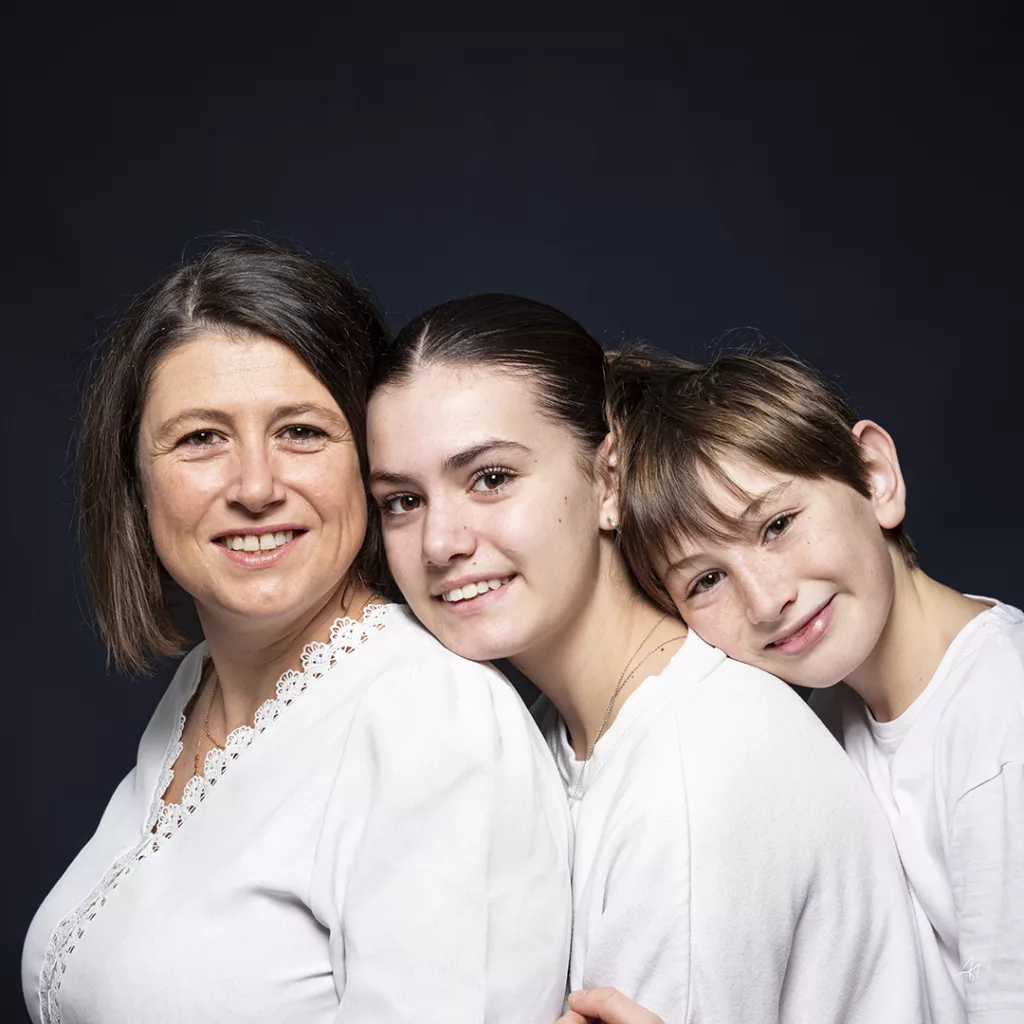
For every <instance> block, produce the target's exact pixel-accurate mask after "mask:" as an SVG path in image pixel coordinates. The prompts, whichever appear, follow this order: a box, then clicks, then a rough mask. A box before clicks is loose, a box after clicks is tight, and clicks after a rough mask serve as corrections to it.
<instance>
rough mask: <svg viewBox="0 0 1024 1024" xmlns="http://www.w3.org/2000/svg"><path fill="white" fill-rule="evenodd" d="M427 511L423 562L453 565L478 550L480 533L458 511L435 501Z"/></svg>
mask: <svg viewBox="0 0 1024 1024" xmlns="http://www.w3.org/2000/svg"><path fill="white" fill-rule="evenodd" d="M424 511H425V516H424V523H423V561H424V562H425V563H426V564H427V565H449V564H450V563H451V562H452V561H454V560H455V559H457V558H467V557H469V556H470V555H472V554H473V553H474V552H475V551H476V534H475V533H474V532H473V530H472V529H471V527H470V523H469V521H468V519H467V517H466V516H465V515H460V514H459V511H458V509H457V508H453V507H452V506H451V505H449V504H447V503H438V502H436V501H435V502H434V503H432V504H430V505H428V506H427V508H426V509H425V510H424Z"/></svg>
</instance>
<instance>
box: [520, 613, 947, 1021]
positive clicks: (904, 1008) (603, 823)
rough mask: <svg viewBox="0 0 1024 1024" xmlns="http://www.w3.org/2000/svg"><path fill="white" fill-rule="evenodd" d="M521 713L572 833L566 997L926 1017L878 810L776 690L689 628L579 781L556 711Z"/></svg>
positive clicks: (695, 1011)
mask: <svg viewBox="0 0 1024 1024" xmlns="http://www.w3.org/2000/svg"><path fill="white" fill-rule="evenodd" d="M535 714H538V715H539V716H540V719H541V725H542V729H543V731H544V733H545V735H546V736H547V738H548V743H549V746H550V747H551V749H552V751H553V752H554V755H555V759H556V761H557V763H558V766H559V769H560V771H561V774H562V779H563V782H564V783H565V786H566V790H567V792H568V794H569V797H570V803H571V809H572V812H573V818H574V822H575V849H574V854H573V905H574V915H575V919H574V924H573V942H572V957H571V961H570V984H571V986H572V988H574V989H575V988H580V987H590V986H600V985H614V986H616V987H617V988H619V989H621V990H622V991H623V992H625V993H626V994H627V995H629V996H631V997H632V998H634V999H637V1000H639V1001H640V1003H642V1004H643V1005H644V1006H646V1007H648V1008H649V1009H650V1010H653V1011H654V1012H655V1013H657V1014H659V1015H660V1016H661V1017H662V1018H663V1019H664V1020H665V1021H666V1024H773V1022H782V1024H797V1022H800V1024H840V1022H843V1024H883V1022H894V1024H916V1022H921V1021H927V1020H928V1015H927V1005H926V1000H925V995H924V991H923V986H922V984H921V981H920V969H919V963H918V955H917V948H916V946H917V944H916V930H915V928H914V923H913V918H912V913H911V907H910V900H909V896H908V893H907V887H906V881H905V880H904V878H903V873H902V871H901V870H900V864H899V860H898V858H897V855H896V849H895V846H894V845H893V841H892V836H891V835H890V834H889V829H888V828H887V827H886V823H885V818H884V817H883V816H882V814H881V812H880V811H879V809H878V806H877V804H876V802H875V801H874V800H873V799H872V797H871V794H870V793H869V792H868V790H867V787H866V786H865V785H864V782H863V780H862V779H861V778H859V777H858V775H857V773H856V772H855V771H854V770H853V768H852V766H851V765H850V763H849V760H848V759H847V758H846V757H845V756H844V755H843V752H842V751H841V750H840V749H839V747H838V746H837V745H836V743H835V742H834V741H833V739H832V737H831V736H829V734H828V732H827V731H826V730H825V729H824V728H822V726H821V723H820V722H818V721H817V720H816V719H815V717H814V715H813V714H812V713H811V711H810V710H809V709H808V708H807V706H806V705H805V704H804V703H803V701H802V700H801V699H800V698H799V697H798V696H797V695H796V694H795V693H793V692H792V691H791V690H790V689H789V687H787V686H786V685H785V684H784V683H783V682H781V681H780V680H778V679H776V678H775V677H774V676H770V675H768V674H766V673H764V672H761V671H760V670H758V669H755V668H751V667H749V666H747V665H741V664H739V663H738V662H735V661H730V660H728V659H727V658H726V656H725V655H724V654H723V653H722V652H721V651H719V650H716V649H715V648H713V647H709V646H708V645H707V644H706V643H704V641H702V640H701V639H700V637H698V636H697V635H696V634H695V633H693V632H692V631H691V632H690V634H689V636H688V637H687V639H686V641H685V642H684V644H683V646H682V648H681V649H680V650H679V651H678V652H677V653H676V655H675V656H674V657H673V658H672V660H671V662H670V663H669V665H668V666H667V667H666V668H665V669H664V671H663V672H661V674H660V675H657V676H651V677H648V678H647V679H645V680H644V681H643V682H642V683H641V684H640V686H639V687H638V688H637V689H636V690H635V691H634V692H633V693H632V694H631V695H630V697H629V699H628V700H627V701H626V702H625V703H624V704H623V706H622V708H621V710H620V711H619V713H618V716H617V717H616V719H615V721H614V722H613V723H612V726H611V728H610V729H609V730H608V732H607V733H606V734H605V735H604V736H603V737H602V738H601V740H600V741H599V742H598V744H597V749H596V750H595V751H594V755H593V757H592V758H591V760H590V762H589V763H588V764H587V765H586V768H585V769H583V777H582V780H581V779H580V771H581V764H580V762H577V761H576V760H575V758H574V755H573V752H572V748H571V747H570V746H569V744H568V741H567V738H566V730H565V726H564V724H563V723H562V720H561V719H560V718H559V716H558V714H557V712H556V711H555V710H554V708H553V707H552V706H551V705H550V704H547V702H546V701H542V702H541V705H540V706H538V707H537V708H536V711H535ZM577 787H578V797H577V795H576V794H577ZM937 1024H938V1022H937Z"/></svg>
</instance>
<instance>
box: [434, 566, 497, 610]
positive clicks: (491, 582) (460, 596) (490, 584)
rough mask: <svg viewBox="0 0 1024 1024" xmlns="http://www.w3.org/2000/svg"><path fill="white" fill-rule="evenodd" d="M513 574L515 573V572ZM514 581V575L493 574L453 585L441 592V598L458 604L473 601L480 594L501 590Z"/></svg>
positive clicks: (449, 602)
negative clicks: (484, 578)
mask: <svg viewBox="0 0 1024 1024" xmlns="http://www.w3.org/2000/svg"><path fill="white" fill-rule="evenodd" d="M513 575H515V574H514V573H513ZM511 581H512V576H492V577H490V578H489V579H486V580H476V581H475V582H469V583H464V584H463V585H462V586H461V587H452V588H451V589H450V590H446V591H444V593H443V594H441V600H442V601H444V602H446V603H448V604H456V603H458V602H459V601H471V600H472V599H473V598H474V597H478V596H479V595H480V594H486V593H488V591H491V590H499V589H500V588H501V587H504V586H505V585H506V584H507V583H510V582H511Z"/></svg>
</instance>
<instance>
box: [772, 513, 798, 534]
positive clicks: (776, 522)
mask: <svg viewBox="0 0 1024 1024" xmlns="http://www.w3.org/2000/svg"><path fill="white" fill-rule="evenodd" d="M794 519H796V513H795V512H787V513H786V514H785V515H784V516H776V517H775V518H774V519H773V520H772V521H771V522H770V523H769V524H768V525H767V526H766V527H765V530H764V537H765V540H775V538H776V537H779V536H781V535H782V534H783V533H785V532H786V531H787V530H788V529H789V528H790V526H791V525H792V523H793V520H794Z"/></svg>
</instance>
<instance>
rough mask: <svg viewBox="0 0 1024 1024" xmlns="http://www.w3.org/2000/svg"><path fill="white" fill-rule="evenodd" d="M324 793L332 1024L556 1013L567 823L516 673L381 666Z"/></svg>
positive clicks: (448, 663) (320, 864)
mask: <svg viewBox="0 0 1024 1024" xmlns="http://www.w3.org/2000/svg"><path fill="white" fill-rule="evenodd" d="M405 672H406V673H407V672H408V669H406V670H405ZM332 805H333V806H332V807H331V808H330V809H329V811H328V815H327V820H326V821H325V825H324V833H323V836H322V838H321V841H320V843H319V847H318V852H317V855H316V856H317V865H316V867H315V868H314V873H313V878H314V883H313V884H314V887H317V888H318V889H319V892H318V894H317V898H316V899H314V900H313V901H312V905H313V906H314V910H315V912H317V911H318V908H322V909H320V910H319V914H321V915H322V918H323V919H324V923H325V924H326V925H327V927H328V928H329V929H330V933H331V937H330V948H331V960H332V966H333V970H334V972H335V978H336V987H337V989H338V992H339V995H340V996H341V1006H340V1010H339V1013H338V1018H337V1019H338V1021H339V1024H340V1022H342V1021H343V1022H344V1024H364V1022H365V1024H371V1022H372V1024H380V1022H382V1021H387V1022H388V1024H401V1022H405V1021H409V1022H412V1021H416V1022H417V1024H427V1022H433V1021H436V1022H438V1024H441V1022H443V1024H481V1022H494V1024H499V1022H506V1021H507V1022H512V1021H516V1022H533V1021H537V1022H543V1024H551V1022H552V1021H553V1020H554V1019H555V1018H556V1017H557V1016H558V1014H559V1012H560V1010H561V1006H562V999H563V996H564V990H565V977H566V969H567V959H568V943H569V932H570V916H571V907H570V888H569V861H568V824H567V817H566V810H565V800H564V795H563V793H562V789H561V784H560V782H559V780H558V778H557V775H556V773H555V770H554V766H553V764H551V762H550V757H549V755H548V753H547V750H546V749H545V748H544V746H543V744H542V741H541V738H540V735H539V733H537V730H536V728H535V726H534V724H533V722H532V721H531V720H530V719H529V717H528V714H527V712H526V709H525V708H524V707H523V706H522V703H521V701H520V700H519V698H518V697H517V696H516V694H515V692H514V690H513V689H512V687H511V685H510V684H508V683H507V682H506V681H505V680H504V679H503V678H502V677H500V676H499V675H498V674H497V672H495V671H494V670H492V669H490V668H488V667H484V666H480V665H475V664H471V663H468V662H461V661H459V660H457V659H453V658H448V657H447V656H446V657H445V658H444V659H443V660H440V659H439V660H438V661H437V662H436V663H431V664H426V665H423V666H422V667H421V669H420V671H419V672H417V673H416V674H415V675H408V674H404V675H400V674H398V673H391V674H387V675H385V676H384V677H382V678H381V679H380V680H378V681H377V682H376V683H375V684H374V685H373V687H372V688H371V689H370V691H369V693H368V695H367V696H366V698H365V699H364V701H363V704H362V707H361V708H360V711H359V713H358V716H357V720H356V722H355V724H354V726H353V730H352V733H351V735H350V738H349V740H348V745H347V749H346V750H345V752H344V755H343V758H342V761H341V765H340V770H339V773H338V781H337V784H336V792H335V794H334V796H333V798H332Z"/></svg>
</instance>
